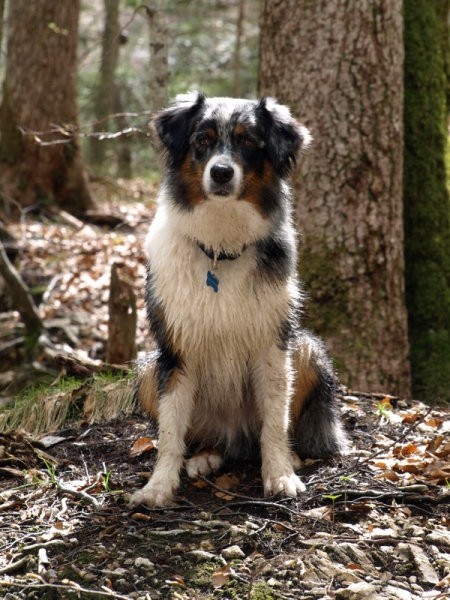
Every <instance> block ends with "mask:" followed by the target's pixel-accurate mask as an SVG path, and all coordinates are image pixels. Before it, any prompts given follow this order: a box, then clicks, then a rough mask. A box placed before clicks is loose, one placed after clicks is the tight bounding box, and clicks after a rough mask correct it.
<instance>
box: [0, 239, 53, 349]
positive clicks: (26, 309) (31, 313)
mask: <svg viewBox="0 0 450 600" xmlns="http://www.w3.org/2000/svg"><path fill="white" fill-rule="evenodd" d="M0 274H1V275H3V278H4V280H5V282H6V285H7V286H8V289H9V293H10V296H11V299H12V301H13V306H14V308H15V309H17V310H18V311H19V313H20V316H21V318H22V320H23V322H24V324H25V328H26V330H27V334H28V336H30V337H32V338H33V339H35V340H37V339H38V337H39V334H40V333H41V331H42V329H43V328H44V324H43V322H42V320H41V317H40V316H39V312H38V309H37V307H36V304H35V303H34V300H33V298H32V296H31V294H30V291H29V289H28V287H27V286H26V285H25V283H24V281H23V279H22V277H21V276H20V274H19V273H18V272H17V270H16V269H15V267H14V265H13V264H12V263H11V261H10V260H9V258H8V255H7V254H6V251H5V247H4V245H3V242H1V241H0Z"/></svg>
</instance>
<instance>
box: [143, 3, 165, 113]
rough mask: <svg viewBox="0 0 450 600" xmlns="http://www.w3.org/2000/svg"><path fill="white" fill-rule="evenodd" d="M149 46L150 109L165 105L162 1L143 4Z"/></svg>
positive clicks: (163, 16) (157, 108)
mask: <svg viewBox="0 0 450 600" xmlns="http://www.w3.org/2000/svg"><path fill="white" fill-rule="evenodd" d="M144 8H145V10H146V15H147V23H148V31H149V38H150V42H149V48H150V77H149V93H150V109H151V110H159V109H161V108H163V107H164V106H166V105H167V101H168V93H167V84H168V82H169V49H168V43H167V42H168V40H167V25H166V18H165V14H164V12H163V3H162V2H160V1H159V0H153V2H148V3H147V4H146V5H145V7H144Z"/></svg>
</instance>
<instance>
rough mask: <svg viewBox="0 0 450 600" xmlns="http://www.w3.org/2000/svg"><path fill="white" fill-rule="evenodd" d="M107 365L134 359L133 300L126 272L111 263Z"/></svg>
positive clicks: (120, 363)
mask: <svg viewBox="0 0 450 600" xmlns="http://www.w3.org/2000/svg"><path fill="white" fill-rule="evenodd" d="M108 305H109V321H108V344H107V349H106V362H107V363H110V364H114V365H116V364H117V365H124V364H127V363H130V362H131V361H133V360H134V359H135V358H136V323H137V312H136V296H135V294H134V291H133V285H132V284H131V282H130V279H129V277H128V276H127V273H126V269H124V268H123V267H122V268H121V267H120V265H118V264H116V263H114V264H113V265H112V267H111V283H110V287H109V304H108Z"/></svg>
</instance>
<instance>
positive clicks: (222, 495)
mask: <svg viewBox="0 0 450 600" xmlns="http://www.w3.org/2000/svg"><path fill="white" fill-rule="evenodd" d="M214 496H217V498H220V499H221V500H226V501H227V502H230V501H231V500H234V496H231V495H230V494H227V493H226V492H220V491H218V492H214Z"/></svg>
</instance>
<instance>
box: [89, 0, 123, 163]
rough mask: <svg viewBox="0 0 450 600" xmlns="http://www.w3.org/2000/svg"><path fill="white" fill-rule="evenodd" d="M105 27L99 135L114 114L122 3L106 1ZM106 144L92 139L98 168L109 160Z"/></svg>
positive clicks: (91, 150) (97, 106)
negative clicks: (106, 157)
mask: <svg viewBox="0 0 450 600" xmlns="http://www.w3.org/2000/svg"><path fill="white" fill-rule="evenodd" d="M104 14H105V25H104V29H103V36H102V59H101V65H100V73H99V80H98V86H97V90H96V93H95V107H94V111H95V116H96V118H97V121H98V122H97V123H96V125H95V127H94V130H95V131H104V130H107V129H108V122H109V119H108V116H109V115H112V113H113V112H114V108H115V107H114V104H115V101H114V100H115V81H114V77H115V72H116V67H117V61H118V58H119V41H120V39H119V35H120V24H119V0H104ZM106 145H107V141H106V140H101V139H97V138H96V137H91V138H90V140H89V156H90V159H91V161H92V162H93V163H94V165H97V166H101V165H102V164H103V162H104V160H105V154H106Z"/></svg>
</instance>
